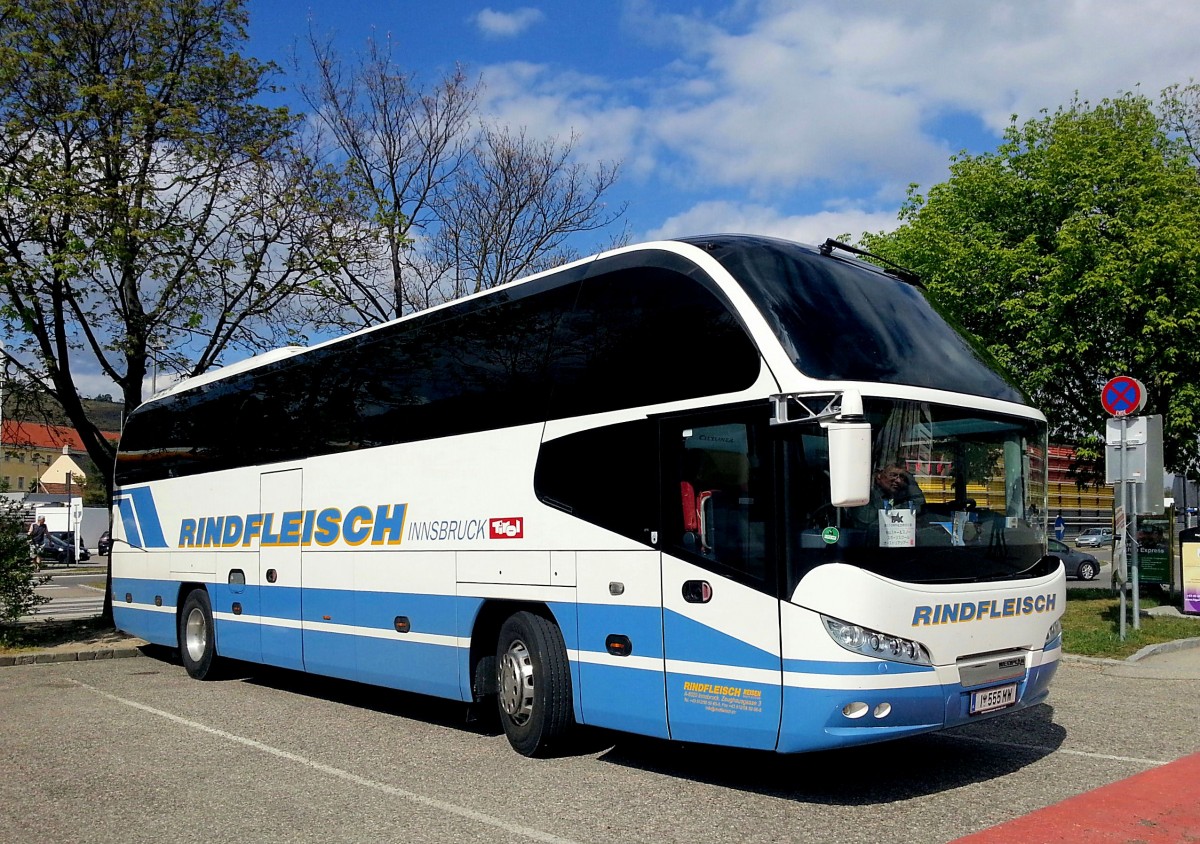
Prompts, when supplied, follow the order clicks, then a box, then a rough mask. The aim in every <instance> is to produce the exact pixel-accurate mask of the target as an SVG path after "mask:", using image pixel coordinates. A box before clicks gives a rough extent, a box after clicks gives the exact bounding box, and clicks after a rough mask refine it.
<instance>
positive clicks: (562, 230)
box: [301, 33, 625, 324]
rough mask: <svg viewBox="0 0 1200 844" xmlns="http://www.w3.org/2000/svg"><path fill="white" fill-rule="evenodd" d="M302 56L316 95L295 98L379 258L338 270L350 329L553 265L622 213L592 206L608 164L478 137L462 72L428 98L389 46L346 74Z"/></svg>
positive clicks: (321, 54) (610, 175)
mask: <svg viewBox="0 0 1200 844" xmlns="http://www.w3.org/2000/svg"><path fill="white" fill-rule="evenodd" d="M309 47H310V48H311V51H312V55H313V57H314V60H315V67H316V83H315V84H312V85H302V86H301V90H302V91H303V92H304V95H305V98H306V100H307V102H308V104H309V106H310V107H311V108H312V109H313V111H314V113H315V115H316V116H317V118H318V123H319V124H320V125H321V126H322V127H324V128H325V130H326V132H327V134H328V136H329V139H328V140H327V141H326V142H327V143H331V145H332V146H333V148H334V149H333V150H332V151H331V152H332V154H335V155H337V156H338V158H339V160H341V161H342V162H344V164H343V167H344V171H343V172H344V177H345V179H346V180H347V183H348V185H349V186H350V187H351V189H353V190H355V191H358V192H360V193H361V194H363V195H365V196H367V197H369V204H370V206H371V209H372V222H373V223H374V225H375V227H376V230H377V232H378V241H379V242H380V244H381V245H382V246H383V249H384V254H382V255H380V256H378V260H377V261H375V262H373V263H372V262H365V263H361V262H360V263H358V264H350V263H347V264H346V265H345V266H344V267H343V273H342V279H341V295H342V296H343V297H344V298H345V299H346V300H347V301H349V302H352V303H353V305H352V307H351V308H350V312H351V313H352V315H353V316H354V317H355V318H356V319H357V320H358V321H359V322H360V323H366V324H370V323H374V322H379V321H382V320H385V319H388V318H391V317H393V316H399V315H402V314H403V313H405V312H409V311H413V310H420V309H423V308H427V307H429V306H431V305H434V304H438V303H439V302H442V301H445V300H446V299H449V298H454V297H457V296H461V295H464V294H466V293H470V292H474V291H478V290H483V289H486V288H489V287H495V286H496V285H499V284H505V283H507V282H509V281H513V280H514V279H516V278H518V277H520V276H522V275H525V274H527V273H530V272H535V271H537V270H540V269H545V268H547V267H550V266H553V265H556V264H559V263H563V262H564V261H567V260H569V259H570V258H572V257H573V256H574V252H573V251H572V250H571V249H570V247H569V246H568V241H569V239H570V237H571V236H572V235H576V234H579V233H582V232H590V231H595V230H599V229H602V228H604V227H606V226H609V225H611V224H612V223H613V222H615V221H617V220H618V219H619V218H620V217H621V216H622V215H623V214H624V210H625V209H624V206H621V207H619V208H613V207H611V206H609V205H607V204H606V203H605V201H604V197H605V195H606V193H607V192H608V191H609V189H610V188H611V187H612V186H613V184H614V183H615V181H616V179H617V175H618V171H619V167H618V165H616V164H615V163H603V162H602V163H599V164H596V165H594V166H588V165H585V164H582V163H580V162H578V161H576V160H575V159H574V157H573V153H574V151H575V146H576V142H577V138H576V136H575V135H573V134H572V135H571V137H570V138H569V139H568V140H566V141H560V140H559V139H557V138H547V139H542V140H535V139H531V138H529V137H527V135H526V133H525V131H524V130H518V131H513V130H510V129H508V128H506V127H498V126H487V125H481V121H480V118H479V115H478V113H477V104H478V96H479V86H478V84H472V83H470V82H469V81H468V80H467V78H466V76H465V74H464V72H463V71H462V70H461V69H459V70H457V71H456V72H455V73H454V74H452V75H450V76H447V77H446V78H444V79H442V80H440V81H439V82H438V83H436V84H435V85H433V86H432V87H431V88H428V89H426V88H422V87H421V86H420V85H419V84H418V82H417V80H416V79H415V78H414V77H413V76H412V75H410V74H405V73H403V72H402V71H401V70H399V69H398V68H397V67H396V65H395V63H394V61H393V59H392V52H391V45H390V43H389V44H385V45H384V46H380V45H379V44H378V43H377V42H375V41H374V40H372V41H369V42H368V45H367V50H366V53H365V55H363V56H362V57H360V58H358V59H357V60H356V61H355V62H354V63H352V64H349V65H348V64H347V63H345V62H343V61H342V59H341V58H340V57H339V56H338V55H337V53H336V52H335V50H334V49H333V48H332V46H331V45H330V44H329V42H328V41H325V42H322V41H320V40H318V39H317V38H316V37H314V36H313V35H312V34H311V33H310V37H309ZM621 237H622V238H623V236H621Z"/></svg>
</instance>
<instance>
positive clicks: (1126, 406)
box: [1100, 375, 1146, 416]
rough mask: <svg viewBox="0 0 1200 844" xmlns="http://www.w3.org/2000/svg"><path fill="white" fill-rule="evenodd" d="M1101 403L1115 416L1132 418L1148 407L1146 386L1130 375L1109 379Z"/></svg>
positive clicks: (1102, 392)
mask: <svg viewBox="0 0 1200 844" xmlns="http://www.w3.org/2000/svg"><path fill="white" fill-rule="evenodd" d="M1100 403H1101V404H1102V405H1104V409H1105V410H1106V411H1108V412H1109V413H1110V414H1112V415H1113V416H1132V415H1133V414H1135V413H1137V412H1138V411H1140V410H1141V409H1142V408H1143V407H1145V406H1146V385H1145V384H1143V383H1142V382H1141V381H1139V380H1137V379H1136V378H1130V377H1129V376H1128V375H1118V376H1117V377H1116V378H1109V379H1108V383H1106V384H1105V385H1104V389H1102V390H1101V391H1100Z"/></svg>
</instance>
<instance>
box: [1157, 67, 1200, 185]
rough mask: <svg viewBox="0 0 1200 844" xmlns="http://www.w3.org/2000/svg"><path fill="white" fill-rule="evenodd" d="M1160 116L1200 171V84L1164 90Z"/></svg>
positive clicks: (1160, 101)
mask: <svg viewBox="0 0 1200 844" xmlns="http://www.w3.org/2000/svg"><path fill="white" fill-rule="evenodd" d="M1159 114H1160V115H1161V119H1162V123H1163V128H1164V129H1166V131H1167V132H1169V133H1170V134H1171V135H1173V136H1174V137H1175V138H1176V139H1177V140H1178V141H1179V143H1181V144H1183V146H1184V149H1185V150H1186V151H1187V154H1188V158H1189V159H1190V160H1191V162H1192V166H1193V167H1195V168H1197V169H1200V83H1197V82H1189V83H1188V84H1187V85H1179V84H1175V85H1170V86H1168V87H1167V88H1165V89H1163V92H1162V97H1161V99H1160V100H1159Z"/></svg>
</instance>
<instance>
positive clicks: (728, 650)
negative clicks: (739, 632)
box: [663, 610, 781, 671]
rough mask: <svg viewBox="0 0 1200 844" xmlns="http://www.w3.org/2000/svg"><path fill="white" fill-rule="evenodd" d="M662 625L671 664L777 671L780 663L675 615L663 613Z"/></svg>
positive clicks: (755, 648)
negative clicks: (671, 660)
mask: <svg viewBox="0 0 1200 844" xmlns="http://www.w3.org/2000/svg"><path fill="white" fill-rule="evenodd" d="M663 622H664V625H665V629H666V639H667V641H668V642H669V643H670V648H671V659H673V660H683V661H685V662H703V663H716V664H719V665H736V666H739V667H742V668H765V669H767V670H770V671H779V670H780V665H781V661H780V658H779V656H777V655H776V654H773V653H770V652H769V651H765V650H763V649H762V648H758V647H755V646H754V645H751V644H750V643H749V642H744V641H742V640H741V639H738V638H736V637H734V636H730V635H729V634H728V633H722V632H721V631H720V630H716V629H714V628H712V627H709V626H707V625H705V624H700V623H699V622H697V621H692V620H691V619H690V618H687V617H686V616H683V615H680V614H679V613H677V612H673V611H671V610H664V611H663Z"/></svg>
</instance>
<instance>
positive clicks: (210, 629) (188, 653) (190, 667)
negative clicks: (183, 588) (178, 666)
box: [179, 589, 221, 680]
mask: <svg viewBox="0 0 1200 844" xmlns="http://www.w3.org/2000/svg"><path fill="white" fill-rule="evenodd" d="M179 655H180V657H182V659H183V667H184V668H185V669H187V673H188V674H189V675H190V676H191V677H193V678H194V679H196V680H212V679H215V678H216V677H217V675H218V674H219V673H220V672H219V669H220V664H221V660H220V658H219V657H218V656H217V636H216V627H215V626H214V625H213V616H212V604H211V602H210V601H209V599H208V593H207V592H206V591H204V590H203V589H193V590H192V591H191V592H189V593H188V596H187V598H185V599H184V601H183V610H182V611H181V612H180V613H179Z"/></svg>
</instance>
